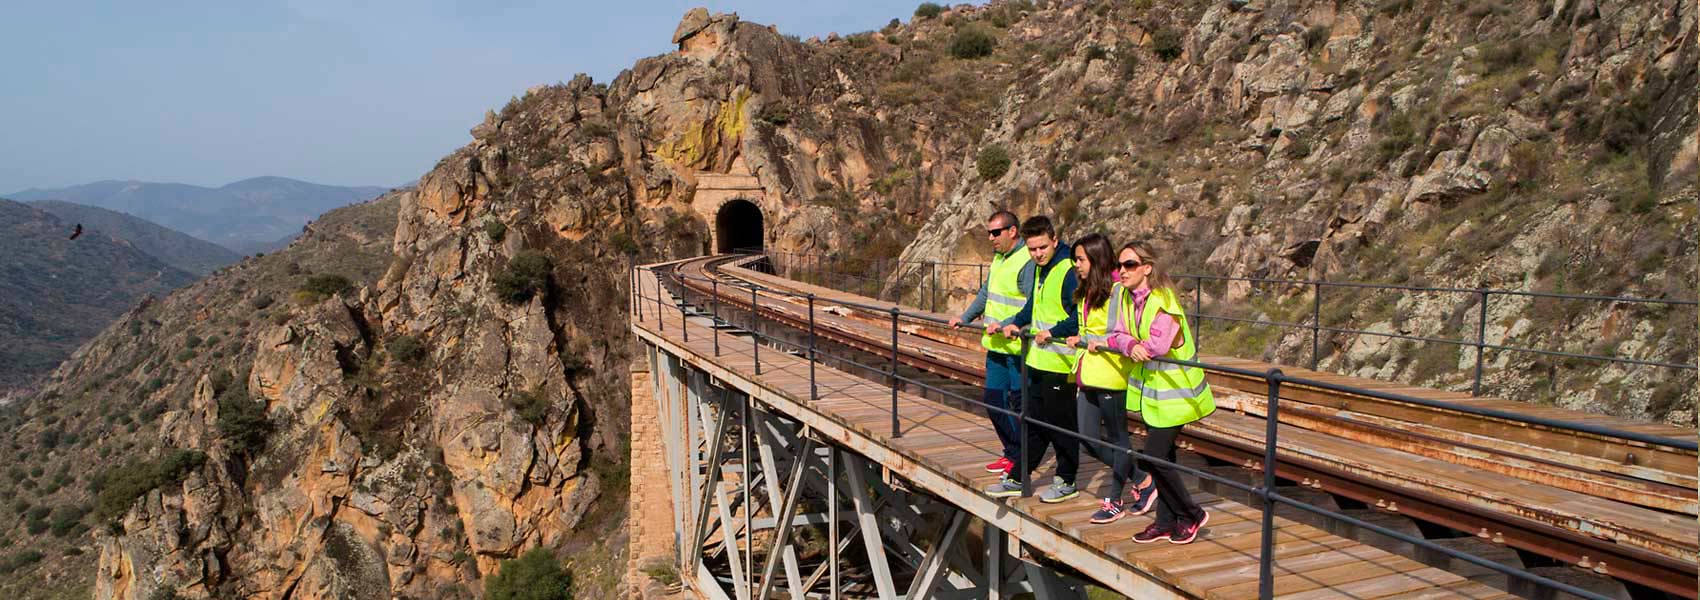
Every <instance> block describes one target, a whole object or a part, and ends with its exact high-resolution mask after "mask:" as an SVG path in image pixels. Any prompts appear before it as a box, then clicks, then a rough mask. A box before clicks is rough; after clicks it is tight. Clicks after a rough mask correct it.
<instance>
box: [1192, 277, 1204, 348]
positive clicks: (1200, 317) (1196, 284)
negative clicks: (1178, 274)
mask: <svg viewBox="0 0 1700 600" xmlns="http://www.w3.org/2000/svg"><path fill="white" fill-rule="evenodd" d="M1192 314H1193V315H1195V316H1194V317H1193V319H1194V320H1195V321H1196V322H1197V325H1198V326H1197V327H1194V328H1192V347H1193V350H1194V351H1197V350H1198V349H1200V348H1203V347H1204V278H1203V277H1193V278H1192Z"/></svg>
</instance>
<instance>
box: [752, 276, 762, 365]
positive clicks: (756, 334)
mask: <svg viewBox="0 0 1700 600" xmlns="http://www.w3.org/2000/svg"><path fill="white" fill-rule="evenodd" d="M760 301H761V299H760V298H759V297H758V296H756V284H753V283H752V284H750V347H751V348H753V350H752V352H753V353H754V354H755V357H756V375H761V326H760V325H759V324H757V322H756V320H757V319H760V318H761V314H760V313H758V312H756V306H757V304H756V303H757V302H760Z"/></svg>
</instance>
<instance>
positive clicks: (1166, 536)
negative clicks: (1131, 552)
mask: <svg viewBox="0 0 1700 600" xmlns="http://www.w3.org/2000/svg"><path fill="white" fill-rule="evenodd" d="M1174 535H1175V528H1173V527H1166V526H1163V525H1158V524H1156V523H1152V524H1151V525H1150V526H1149V527H1146V528H1145V531H1141V532H1139V533H1136V534H1133V541H1134V543H1136V544H1149V543H1152V542H1161V541H1163V540H1170V539H1171V538H1173V537H1174ZM1171 541H1172V540H1171Z"/></svg>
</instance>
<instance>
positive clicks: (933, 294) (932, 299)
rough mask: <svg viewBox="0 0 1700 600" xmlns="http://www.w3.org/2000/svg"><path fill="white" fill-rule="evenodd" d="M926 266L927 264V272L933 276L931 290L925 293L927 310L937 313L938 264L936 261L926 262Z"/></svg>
mask: <svg viewBox="0 0 1700 600" xmlns="http://www.w3.org/2000/svg"><path fill="white" fill-rule="evenodd" d="M927 264H928V271H930V272H931V274H932V276H933V289H932V290H931V291H929V292H927V309H928V310H931V311H933V312H938V311H939V263H938V261H936V260H934V261H927Z"/></svg>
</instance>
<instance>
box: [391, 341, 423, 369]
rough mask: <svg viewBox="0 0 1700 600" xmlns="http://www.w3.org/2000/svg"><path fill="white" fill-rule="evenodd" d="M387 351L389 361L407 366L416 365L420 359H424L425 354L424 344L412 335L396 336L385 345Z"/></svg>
mask: <svg viewBox="0 0 1700 600" xmlns="http://www.w3.org/2000/svg"><path fill="white" fill-rule="evenodd" d="M387 349H388V350H389V353H390V358H391V359H393V360H395V361H396V362H399V363H402V364H408V365H412V364H418V363H419V361H420V360H421V359H424V358H425V354H426V352H427V351H426V348H425V343H424V342H421V341H419V337H418V336H412V335H398V336H395V337H394V338H391V339H390V341H389V344H387Z"/></svg>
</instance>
